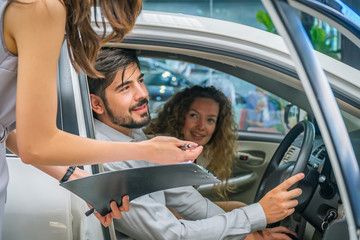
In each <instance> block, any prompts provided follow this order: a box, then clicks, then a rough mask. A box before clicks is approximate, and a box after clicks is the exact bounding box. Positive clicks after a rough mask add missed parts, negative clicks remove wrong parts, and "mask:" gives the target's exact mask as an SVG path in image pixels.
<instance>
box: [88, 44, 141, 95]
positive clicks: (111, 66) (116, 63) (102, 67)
mask: <svg viewBox="0 0 360 240" xmlns="http://www.w3.org/2000/svg"><path fill="white" fill-rule="evenodd" d="M132 63H136V65H137V66H138V67H139V68H140V63H139V59H138V58H137V56H136V52H135V50H132V49H121V48H103V49H101V50H100V52H99V54H98V56H97V58H96V61H95V69H96V71H98V72H100V73H101V74H103V75H104V78H92V77H89V76H88V83H89V90H90V93H92V94H95V95H96V96H99V97H101V98H102V99H105V89H106V88H107V87H108V86H110V85H111V83H112V82H113V81H114V79H115V76H116V74H117V72H118V71H119V70H120V69H123V70H124V71H123V73H122V78H124V74H125V70H126V69H127V67H128V66H129V65H131V64H132Z"/></svg>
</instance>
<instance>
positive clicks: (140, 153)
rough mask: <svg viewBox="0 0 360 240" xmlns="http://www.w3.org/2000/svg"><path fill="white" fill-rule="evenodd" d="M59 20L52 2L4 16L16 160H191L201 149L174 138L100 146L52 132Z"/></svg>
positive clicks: (60, 12) (60, 10)
mask: <svg viewBox="0 0 360 240" xmlns="http://www.w3.org/2000/svg"><path fill="white" fill-rule="evenodd" d="M65 20H66V11H65V7H64V6H63V5H62V4H61V2H60V1H58V0H44V1H33V3H31V4H18V3H14V2H13V3H11V4H10V6H9V7H8V8H7V10H6V13H5V20H4V36H5V38H6V40H5V44H6V46H7V47H8V46H9V47H10V48H9V50H12V52H13V53H14V54H18V57H19V65H18V83H17V84H18V85H17V99H16V104H17V105H16V121H17V147H18V152H19V156H20V157H21V159H22V160H23V161H24V162H25V163H29V164H35V165H44V164H45V165H59V166H60V165H67V166H68V165H85V164H95V163H103V162H110V161H121V160H129V159H133V160H147V161H151V162H159V163H163V164H164V163H175V162H184V161H188V160H194V159H195V158H196V157H197V156H198V155H199V154H200V152H201V150H202V148H201V147H199V148H196V149H194V150H188V151H182V150H180V149H178V147H179V146H181V145H183V144H185V143H187V142H185V141H180V140H177V139H175V138H155V139H153V140H150V141H145V142H141V143H117V142H102V141H97V140H93V139H87V138H82V137H79V136H75V135H72V134H69V133H66V132H63V131H61V130H59V129H57V127H56V111H57V90H56V88H57V85H56V78H57V63H58V59H59V55H60V49H61V46H62V43H63V39H64V31H65ZM13 46H15V48H11V47H13Z"/></svg>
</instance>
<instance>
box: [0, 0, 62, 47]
mask: <svg viewBox="0 0 360 240" xmlns="http://www.w3.org/2000/svg"><path fill="white" fill-rule="evenodd" d="M3 24H4V39H5V44H6V46H7V47H8V49H9V50H10V51H11V52H13V53H14V54H16V53H17V50H18V49H17V48H18V46H17V45H18V44H19V43H18V40H19V39H23V38H27V39H29V36H31V35H32V34H37V35H38V36H41V35H43V34H46V33H47V32H48V33H50V32H52V33H53V34H56V32H57V34H58V35H59V36H60V35H61V34H63V33H64V31H65V24H66V9H65V6H64V5H63V3H62V2H61V1H59V0H20V2H12V3H10V4H9V6H8V7H7V8H6V11H5V15H4V23H3ZM29 34H30V35H29ZM57 34H56V35H57ZM24 35H27V36H24Z"/></svg>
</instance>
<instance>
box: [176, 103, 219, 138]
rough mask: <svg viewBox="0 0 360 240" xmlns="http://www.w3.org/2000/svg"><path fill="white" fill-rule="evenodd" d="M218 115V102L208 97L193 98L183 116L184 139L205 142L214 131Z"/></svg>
mask: <svg viewBox="0 0 360 240" xmlns="http://www.w3.org/2000/svg"><path fill="white" fill-rule="evenodd" d="M218 115H219V103H217V102H216V101H214V100H213V99H210V98H200V97H199V98H195V100H194V102H193V103H192V104H191V105H190V108H189V112H188V113H187V114H186V116H185V124H184V127H183V134H184V139H185V140H188V141H193V142H196V143H197V144H199V145H205V144H207V143H208V142H209V141H210V139H211V137H212V135H213V134H214V132H215V129H216V122H217V119H218Z"/></svg>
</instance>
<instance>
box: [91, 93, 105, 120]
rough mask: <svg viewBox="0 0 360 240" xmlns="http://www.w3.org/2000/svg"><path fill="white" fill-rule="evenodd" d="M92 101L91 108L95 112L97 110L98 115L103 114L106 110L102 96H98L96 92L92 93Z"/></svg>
mask: <svg viewBox="0 0 360 240" xmlns="http://www.w3.org/2000/svg"><path fill="white" fill-rule="evenodd" d="M90 102H91V108H92V110H93V111H94V112H96V113H97V114H98V115H101V114H103V113H104V112H105V107H104V102H103V100H102V99H101V97H99V96H96V95H94V94H92V93H91V94H90Z"/></svg>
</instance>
